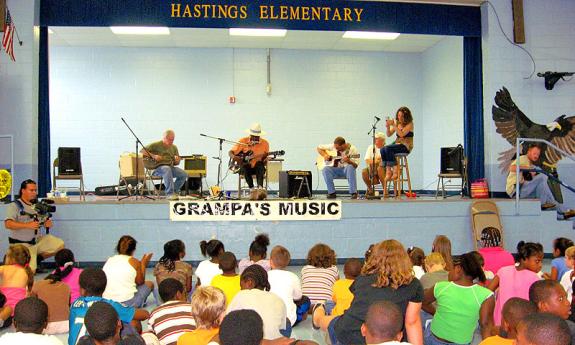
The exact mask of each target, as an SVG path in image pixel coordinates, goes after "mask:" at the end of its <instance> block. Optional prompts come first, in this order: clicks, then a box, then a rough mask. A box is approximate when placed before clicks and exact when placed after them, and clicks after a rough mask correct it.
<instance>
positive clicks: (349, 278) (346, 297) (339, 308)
mask: <svg viewBox="0 0 575 345" xmlns="http://www.w3.org/2000/svg"><path fill="white" fill-rule="evenodd" d="M362 266H363V265H362V263H361V260H359V259H354V258H351V259H347V261H346V262H345V265H344V266H343V274H344V276H345V278H344V279H339V280H337V281H336V282H335V283H334V284H333V293H332V300H333V302H334V303H335V306H334V308H333V310H332V311H331V315H335V316H337V315H342V314H343V312H344V311H346V310H347V309H348V308H349V306H350V305H351V302H352V301H353V293H352V292H351V291H350V290H349V288H350V286H351V284H353V282H354V281H355V278H357V277H359V275H360V274H361V267H362ZM326 312H327V313H328V314H329V313H330V312H329V310H326Z"/></svg>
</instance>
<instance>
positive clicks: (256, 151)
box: [229, 123, 270, 200]
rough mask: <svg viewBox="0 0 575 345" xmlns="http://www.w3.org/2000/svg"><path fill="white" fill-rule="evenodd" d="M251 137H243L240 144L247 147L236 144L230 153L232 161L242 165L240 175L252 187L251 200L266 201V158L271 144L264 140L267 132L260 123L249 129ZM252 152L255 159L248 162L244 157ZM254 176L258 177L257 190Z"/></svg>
mask: <svg viewBox="0 0 575 345" xmlns="http://www.w3.org/2000/svg"><path fill="white" fill-rule="evenodd" d="M246 132H248V134H249V136H247V137H243V138H241V139H240V140H238V142H240V143H242V144H246V145H240V144H236V145H235V146H234V147H232V149H231V150H230V152H229V156H230V158H231V159H233V160H235V161H236V162H238V163H239V164H240V165H241V169H240V174H242V175H243V176H244V178H245V180H246V183H247V184H248V186H249V187H250V190H251V194H250V198H251V199H253V200H254V199H265V197H266V191H265V189H264V187H263V186H264V175H265V172H266V164H265V163H266V158H267V156H268V153H269V151H270V144H269V143H268V141H267V140H265V139H264V138H262V136H263V135H265V132H263V131H262V126H261V125H260V124H259V123H254V124H252V126H251V127H250V129H248V130H247V131H246ZM250 151H251V152H252V154H251V155H252V156H253V158H252V159H251V160H250V161H249V162H246V161H245V160H244V158H243V155H246V154H248V153H249V152H250ZM252 175H256V181H257V189H256V188H255V186H254V180H253V177H252Z"/></svg>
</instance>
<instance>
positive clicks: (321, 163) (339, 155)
mask: <svg viewBox="0 0 575 345" xmlns="http://www.w3.org/2000/svg"><path fill="white" fill-rule="evenodd" d="M327 154H328V155H329V156H330V158H329V159H327V160H326V159H325V158H323V156H322V155H318V156H317V160H316V162H315V165H317V168H318V170H320V171H321V170H323V168H325V167H333V166H335V164H336V163H337V164H338V165H339V164H340V163H341V160H342V159H344V158H345V157H347V158H359V157H360V155H359V153H357V154H353V155H350V154H346V152H336V151H328V152H327Z"/></svg>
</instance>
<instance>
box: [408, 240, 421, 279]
mask: <svg viewBox="0 0 575 345" xmlns="http://www.w3.org/2000/svg"><path fill="white" fill-rule="evenodd" d="M407 255H409V259H410V260H411V263H412V264H413V274H414V275H415V278H417V279H421V277H422V276H423V275H424V274H425V270H424V269H423V263H424V260H425V252H424V251H423V249H421V248H419V247H409V248H407Z"/></svg>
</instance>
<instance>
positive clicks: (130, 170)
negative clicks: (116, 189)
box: [119, 152, 144, 178]
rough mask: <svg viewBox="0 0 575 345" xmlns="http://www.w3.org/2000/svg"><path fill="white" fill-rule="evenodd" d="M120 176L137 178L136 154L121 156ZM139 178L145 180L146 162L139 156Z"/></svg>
mask: <svg viewBox="0 0 575 345" xmlns="http://www.w3.org/2000/svg"><path fill="white" fill-rule="evenodd" d="M119 164H120V175H121V176H123V177H127V176H136V154H135V153H133V152H131V153H124V154H122V155H120V163H119ZM138 171H139V173H138V176H140V177H141V178H144V160H143V159H142V155H138Z"/></svg>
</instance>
